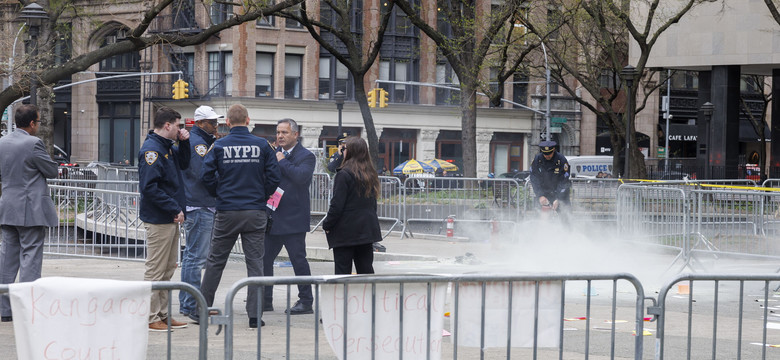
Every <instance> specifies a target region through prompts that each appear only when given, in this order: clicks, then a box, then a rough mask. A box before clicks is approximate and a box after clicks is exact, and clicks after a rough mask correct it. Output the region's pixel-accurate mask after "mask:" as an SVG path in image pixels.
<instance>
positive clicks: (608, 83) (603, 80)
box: [599, 69, 620, 89]
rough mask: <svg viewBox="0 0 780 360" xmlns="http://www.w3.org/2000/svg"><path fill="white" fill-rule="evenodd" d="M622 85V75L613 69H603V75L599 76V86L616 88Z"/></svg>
mask: <svg viewBox="0 0 780 360" xmlns="http://www.w3.org/2000/svg"><path fill="white" fill-rule="evenodd" d="M619 85H620V77H619V76H618V74H617V72H615V71H614V70H612V69H603V70H601V76H599V86H601V88H602V89H615V88H616V86H619Z"/></svg>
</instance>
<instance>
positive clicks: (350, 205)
mask: <svg viewBox="0 0 780 360" xmlns="http://www.w3.org/2000/svg"><path fill="white" fill-rule="evenodd" d="M360 190H361V189H358V184H357V183H356V181H355V177H354V175H353V174H352V172H351V171H349V170H347V169H341V170H340V171H339V172H337V173H336V176H335V177H334V179H333V198H332V199H331V200H330V208H329V209H328V215H327V216H326V217H325V221H324V222H323V223H322V229H323V230H325V234H326V236H327V238H328V246H329V247H331V248H336V247H343V246H355V245H365V244H371V243H375V242H378V241H382V233H381V231H380V230H379V218H377V215H376V198H375V197H364V196H363V192H362V191H360Z"/></svg>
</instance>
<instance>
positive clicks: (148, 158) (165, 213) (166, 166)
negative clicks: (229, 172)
mask: <svg viewBox="0 0 780 360" xmlns="http://www.w3.org/2000/svg"><path fill="white" fill-rule="evenodd" d="M189 164H190V142H189V140H184V141H180V142H179V146H174V145H173V140H170V139H166V138H164V137H162V136H160V135H157V134H155V133H154V131H149V135H147V136H146V140H145V141H144V144H143V145H142V146H141V150H140V151H139V152H138V186H139V192H140V194H141V204H140V206H139V210H138V212H139V214H138V217H139V218H140V219H141V221H143V222H146V223H150V224H171V223H173V219H174V217H176V215H177V214H179V212H183V211H184V209H185V207H186V196H185V194H184V186H182V184H183V179H182V172H181V170H186V169H187V168H188V167H189Z"/></svg>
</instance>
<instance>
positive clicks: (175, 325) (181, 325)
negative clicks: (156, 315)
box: [160, 318, 188, 329]
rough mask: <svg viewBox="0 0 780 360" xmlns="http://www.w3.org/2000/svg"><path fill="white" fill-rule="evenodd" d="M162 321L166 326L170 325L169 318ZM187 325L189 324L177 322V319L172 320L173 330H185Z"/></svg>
mask: <svg viewBox="0 0 780 360" xmlns="http://www.w3.org/2000/svg"><path fill="white" fill-rule="evenodd" d="M160 321H162V322H163V323H165V324H166V325H167V324H168V319H167V318H166V319H162V320H160ZM187 325H188V324H187V323H186V322H181V321H176V319H174V318H171V329H184V328H186V327H187Z"/></svg>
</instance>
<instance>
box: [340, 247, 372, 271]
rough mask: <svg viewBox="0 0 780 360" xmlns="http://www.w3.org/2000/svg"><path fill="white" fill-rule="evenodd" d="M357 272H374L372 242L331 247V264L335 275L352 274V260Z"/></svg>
mask: <svg viewBox="0 0 780 360" xmlns="http://www.w3.org/2000/svg"><path fill="white" fill-rule="evenodd" d="M353 261H354V263H355V271H356V272H357V273H358V274H373V273H374V265H373V264H374V247H373V244H364V245H355V246H342V247H336V248H333V265H334V266H335V273H336V275H350V274H352V262H353Z"/></svg>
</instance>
